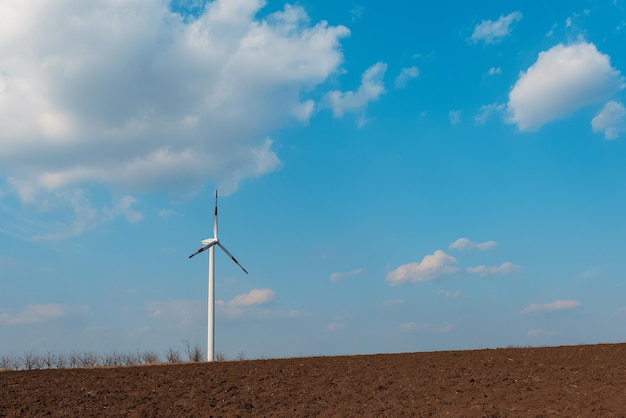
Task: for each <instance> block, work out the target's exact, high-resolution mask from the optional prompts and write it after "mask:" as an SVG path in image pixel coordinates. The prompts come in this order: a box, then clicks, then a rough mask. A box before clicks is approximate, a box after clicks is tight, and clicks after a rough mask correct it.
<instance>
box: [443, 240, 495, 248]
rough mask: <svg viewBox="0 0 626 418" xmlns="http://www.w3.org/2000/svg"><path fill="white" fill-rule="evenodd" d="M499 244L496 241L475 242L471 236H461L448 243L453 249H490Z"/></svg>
mask: <svg viewBox="0 0 626 418" xmlns="http://www.w3.org/2000/svg"><path fill="white" fill-rule="evenodd" d="M496 245H498V243H497V242H495V241H485V242H474V241H472V240H470V239H469V238H459V239H457V240H456V241H454V242H453V243H452V244H450V245H448V248H449V249H451V250H461V251H466V250H489V249H491V248H493V247H495V246H496Z"/></svg>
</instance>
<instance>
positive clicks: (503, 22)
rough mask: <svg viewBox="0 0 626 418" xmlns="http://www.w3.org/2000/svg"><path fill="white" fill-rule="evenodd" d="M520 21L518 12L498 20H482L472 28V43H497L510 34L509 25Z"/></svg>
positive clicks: (520, 15) (520, 17)
mask: <svg viewBox="0 0 626 418" xmlns="http://www.w3.org/2000/svg"><path fill="white" fill-rule="evenodd" d="M520 20H522V14H521V13H520V12H513V13H511V14H508V15H506V16H500V19H498V20H496V21H493V20H483V21H482V22H480V24H478V25H476V27H475V28H474V33H472V38H471V40H472V42H474V43H476V42H478V41H484V42H485V43H486V44H492V43H495V42H498V41H499V40H501V39H502V38H505V37H507V36H509V35H510V34H511V29H512V28H511V24H512V23H513V22H517V21H520Z"/></svg>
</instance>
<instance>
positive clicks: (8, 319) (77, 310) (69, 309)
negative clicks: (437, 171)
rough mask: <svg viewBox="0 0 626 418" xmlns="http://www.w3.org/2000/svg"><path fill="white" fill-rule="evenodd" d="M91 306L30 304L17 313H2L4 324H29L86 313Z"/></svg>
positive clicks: (0, 315)
mask: <svg viewBox="0 0 626 418" xmlns="http://www.w3.org/2000/svg"><path fill="white" fill-rule="evenodd" d="M88 310H89V308H88V307H87V306H86V305H64V304H37V305H28V306H26V308H25V309H24V310H23V311H21V312H17V313H10V312H5V313H1V314H0V323H2V324H3V325H7V326H9V325H27V324H37V323H41V322H48V321H52V320H56V319H60V318H63V317H67V316H73V315H84V314H85V313H87V311H88Z"/></svg>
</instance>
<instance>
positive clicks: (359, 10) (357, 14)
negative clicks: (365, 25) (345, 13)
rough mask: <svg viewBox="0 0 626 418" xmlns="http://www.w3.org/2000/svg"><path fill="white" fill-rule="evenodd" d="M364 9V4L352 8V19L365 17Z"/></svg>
mask: <svg viewBox="0 0 626 418" xmlns="http://www.w3.org/2000/svg"><path fill="white" fill-rule="evenodd" d="M363 11H364V9H363V6H354V7H353V8H352V9H350V17H351V18H352V21H353V22H356V21H357V20H360V19H361V18H362V17H363Z"/></svg>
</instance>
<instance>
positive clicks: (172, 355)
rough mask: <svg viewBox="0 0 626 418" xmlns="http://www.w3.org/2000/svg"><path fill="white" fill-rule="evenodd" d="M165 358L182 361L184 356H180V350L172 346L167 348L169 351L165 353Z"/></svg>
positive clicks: (177, 361)
mask: <svg viewBox="0 0 626 418" xmlns="http://www.w3.org/2000/svg"><path fill="white" fill-rule="evenodd" d="M165 358H166V359H167V361H169V362H170V363H180V362H181V361H182V358H181V356H180V351H178V350H176V349H174V348H172V347H168V348H167V352H166V353H165Z"/></svg>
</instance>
